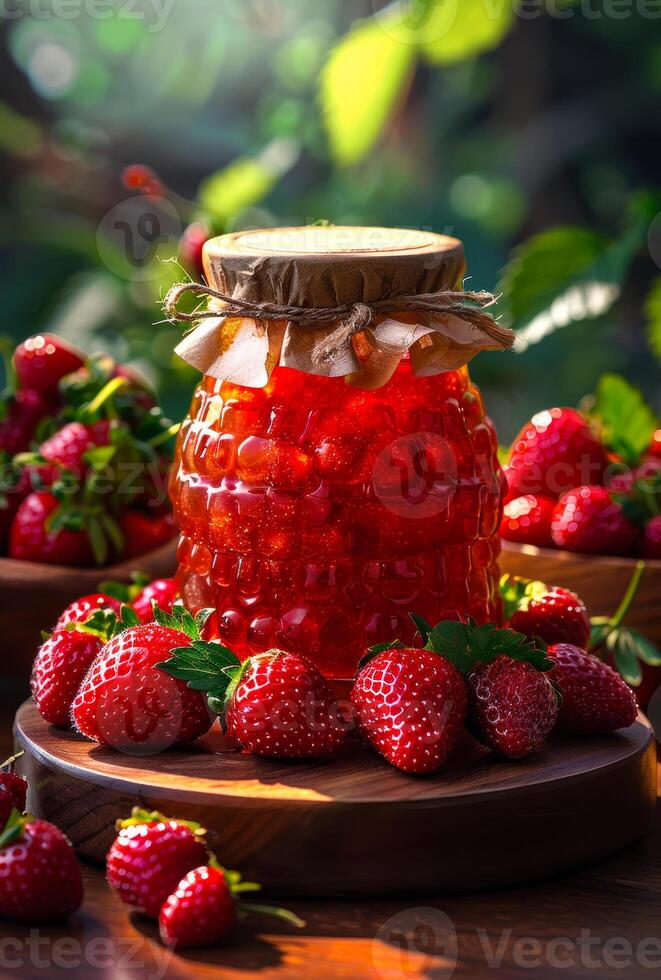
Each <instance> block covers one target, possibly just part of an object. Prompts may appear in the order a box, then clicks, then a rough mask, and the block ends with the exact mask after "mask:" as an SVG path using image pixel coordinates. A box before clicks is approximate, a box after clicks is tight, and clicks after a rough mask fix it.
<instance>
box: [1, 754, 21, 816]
mask: <svg viewBox="0 0 661 980" xmlns="http://www.w3.org/2000/svg"><path fill="white" fill-rule="evenodd" d="M13 761H14V759H13V758H12V759H10V760H8V762H4V763H3V765H2V771H0V792H2V793H6V794H7V795H8V796H9V798H10V799H11V801H12V804H13V805H14V806H15V807H16V809H17V810H20V811H21V813H22V812H23V810H25V801H26V799H27V792H28V781H27V779H24V778H23V776H19V775H18V774H17V773H15V772H14V771H13V770H12V769H5V767H6V766H7V765H9V764H10V763H12V762H13Z"/></svg>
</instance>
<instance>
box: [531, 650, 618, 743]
mask: <svg viewBox="0 0 661 980" xmlns="http://www.w3.org/2000/svg"><path fill="white" fill-rule="evenodd" d="M547 655H548V657H549V659H550V660H551V661H553V664H554V666H553V669H552V670H551V671H550V672H549V675H548V676H549V679H550V680H552V681H553V683H554V684H555V685H556V686H557V687H558V689H559V690H560V693H561V695H562V703H561V705H560V710H559V712H558V728H559V729H561V730H562V731H565V732H569V733H572V734H576V735H601V734H605V733H607V732H614V731H615V730H616V729H618V728H627V727H628V726H629V725H632V724H633V723H634V721H635V720H636V713H637V708H636V699H635V698H634V696H633V694H632V693H631V689H630V688H629V687H628V686H627V685H626V684H625V682H624V681H623V680H622V678H621V677H620V675H619V674H618V673H616V671H614V670H613V669H612V667H609V666H608V664H605V663H603V662H602V661H601V660H598V659H597V657H594V656H593V655H592V654H591V653H587V652H586V651H585V650H581V649H580V647H577V646H573V645H572V644H570V643H556V644H554V645H553V646H550V647H549V648H548V651H547Z"/></svg>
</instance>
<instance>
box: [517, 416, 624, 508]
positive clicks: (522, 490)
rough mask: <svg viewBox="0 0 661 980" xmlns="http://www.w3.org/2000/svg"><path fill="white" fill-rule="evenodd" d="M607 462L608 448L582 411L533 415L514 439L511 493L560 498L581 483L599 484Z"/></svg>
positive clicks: (521, 495)
mask: <svg viewBox="0 0 661 980" xmlns="http://www.w3.org/2000/svg"><path fill="white" fill-rule="evenodd" d="M607 465H608V457H607V454H606V450H605V449H604V447H603V446H602V444H601V443H600V442H599V440H598V439H597V438H596V436H594V435H593V433H592V431H591V429H590V427H589V425H588V423H587V422H586V420H585V419H584V418H583V416H582V415H581V414H580V412H577V411H576V410H575V409H573V408H551V409H549V410H547V411H544V412H539V414H537V415H534V416H533V418H532V419H531V420H530V422H528V423H527V424H526V425H524V427H523V429H522V430H521V432H520V433H519V434H518V436H517V437H516V439H515V440H514V442H513V444H512V451H511V454H510V458H509V463H508V468H507V483H508V488H509V490H508V493H509V496H510V498H512V497H517V496H520V497H523V496H526V495H527V494H540V493H541V494H544V495H546V496H548V497H555V498H557V497H559V496H560V494H562V493H565V492H566V491H568V490H571V489H572V487H576V486H578V485H579V484H587V483H600V482H601V480H602V479H603V476H604V472H605V470H606V467H607Z"/></svg>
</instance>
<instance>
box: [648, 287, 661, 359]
mask: <svg viewBox="0 0 661 980" xmlns="http://www.w3.org/2000/svg"><path fill="white" fill-rule="evenodd" d="M645 315H646V317H647V341H648V343H649V345H650V350H651V351H652V353H653V354H654V356H655V357H656V358H657V360H659V361H661V276H659V277H658V278H657V279H655V280H654V282H653V283H652V288H651V289H650V291H649V293H648V294H647V297H646V299H645Z"/></svg>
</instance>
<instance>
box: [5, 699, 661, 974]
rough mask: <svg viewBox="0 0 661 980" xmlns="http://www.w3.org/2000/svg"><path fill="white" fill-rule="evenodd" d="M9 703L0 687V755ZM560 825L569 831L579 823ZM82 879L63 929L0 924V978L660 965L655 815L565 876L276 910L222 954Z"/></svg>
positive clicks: (659, 827) (660, 866)
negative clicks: (195, 947) (290, 921)
mask: <svg viewBox="0 0 661 980" xmlns="http://www.w3.org/2000/svg"><path fill="white" fill-rule="evenodd" d="M21 695H22V692H20V691H18V690H12V689H10V688H7V687H6V685H4V689H3V693H2V699H3V703H2V705H0V746H1V748H2V750H3V751H4V755H3V758H4V757H5V756H6V755H8V754H9V751H10V748H11V735H10V728H11V718H12V711H13V708H14V707H15V706H16V705H17V704H18V703H19V701H20V699H21ZM567 818H568V819H570V820H579V821H580V820H581V814H580V813H572V814H568V815H567ZM530 833H531V834H534V833H535V828H534V827H533V826H531V828H530ZM585 833H586V834H589V833H590V827H589V826H586V827H585ZM539 846H540V847H543V846H544V841H543V840H540V842H539ZM384 860H386V861H387V855H384ZM83 874H84V881H85V902H84V905H83V908H82V909H81V911H80V912H79V913H78V914H77V915H76V916H75V917H73V918H72V920H71V921H70V922H69V923H67V924H66V925H60V926H40V927H38V928H30V927H27V926H20V925H14V924H9V923H7V922H4V923H2V924H0V977H3V978H4V977H20V978H21V980H24V978H25V980H28V978H29V980H31V978H37V977H39V978H44V977H46V978H48V980H51V978H65V977H66V978H70V980H83V978H85V980H90V978H97V977H98V978H104V980H110V978H112V980H120V978H121V980H133V978H136V980H137V978H139V980H161V978H166V980H175V978H182V980H183V978H186V977H191V976H192V977H211V976H222V977H229V978H232V977H242V978H245V977H250V976H259V977H264V978H271V977H278V978H288V977H305V978H306V980H317V978H326V977H346V978H351V980H360V978H363V977H365V978H372V977H374V978H381V977H384V978H388V980H395V978H400V977H401V978H404V977H405V978H409V980H410V978H419V977H432V978H434V980H446V978H449V977H451V976H455V977H457V978H463V980H465V978H469V980H472V978H478V977H479V978H483V977H488V976H489V975H490V973H491V972H492V970H493V971H494V974H495V975H497V976H498V977H499V978H500V977H505V978H509V977H516V978H521V977H525V976H531V975H532V976H534V977H536V978H546V977H555V976H562V977H564V978H573V977H603V976H608V977H623V978H627V980H630V978H638V977H649V976H652V975H653V974H654V972H656V973H657V975H659V970H660V969H661V808H659V809H657V813H656V816H655V820H654V823H653V826H652V828H651V829H650V832H649V834H648V835H647V836H646V837H645V838H643V839H641V840H639V841H638V842H636V843H635V844H633V845H631V846H630V847H628V848H627V849H626V850H625V851H624V852H622V853H620V854H619V855H617V856H616V857H614V858H611V859H609V860H607V861H604V862H602V863H601V864H599V865H597V866H593V867H590V868H586V869H584V870H581V871H578V872H574V873H572V874H569V875H563V876H561V877H558V878H554V879H552V880H546V881H541V882H538V883H535V884H532V885H526V886H520V887H517V888H507V889H504V890H501V891H492V892H488V893H473V894H467V895H462V896H459V897H457V896H453V897H443V896H439V897H437V898H429V897H424V898H423V897H421V896H416V895H411V896H410V897H408V898H401V897H397V898H395V899H389V898H388V896H387V895H384V896H383V898H380V899H378V900H371V901H355V900H348V901H321V900H320V901H310V900H305V901H290V902H288V903H287V904H288V905H289V906H290V907H291V908H292V909H293V910H294V911H296V912H297V913H298V914H299V915H300V916H301V917H302V918H304V919H305V920H306V922H307V925H306V928H305V929H304V930H301V931H298V930H294V929H290V928H288V927H286V926H280V924H279V923H271V922H270V921H268V920H266V921H264V920H262V921H261V922H252V923H250V924H248V923H246V924H244V925H242V926H241V928H240V930H238V931H237V932H236V933H235V935H234V937H233V938H232V940H231V942H230V943H228V945H226V946H225V947H223V948H219V949H213V950H201V951H191V952H184V951H182V953H181V954H178V953H172V952H170V951H168V950H165V949H164V948H163V947H162V946H161V945H160V944H159V943H158V940H157V938H156V932H155V929H154V926H153V924H152V923H150V922H148V921H147V920H145V919H143V918H142V917H141V916H137V915H131V914H129V913H128V912H127V910H126V909H125V907H124V906H122V905H121V904H120V903H119V901H117V900H116V898H115V897H114V896H113V895H112V894H111V893H110V892H109V890H108V888H107V887H106V885H105V882H104V879H103V875H102V873H101V872H100V871H99V870H98V869H95V868H92V867H84V870H83Z"/></svg>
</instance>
